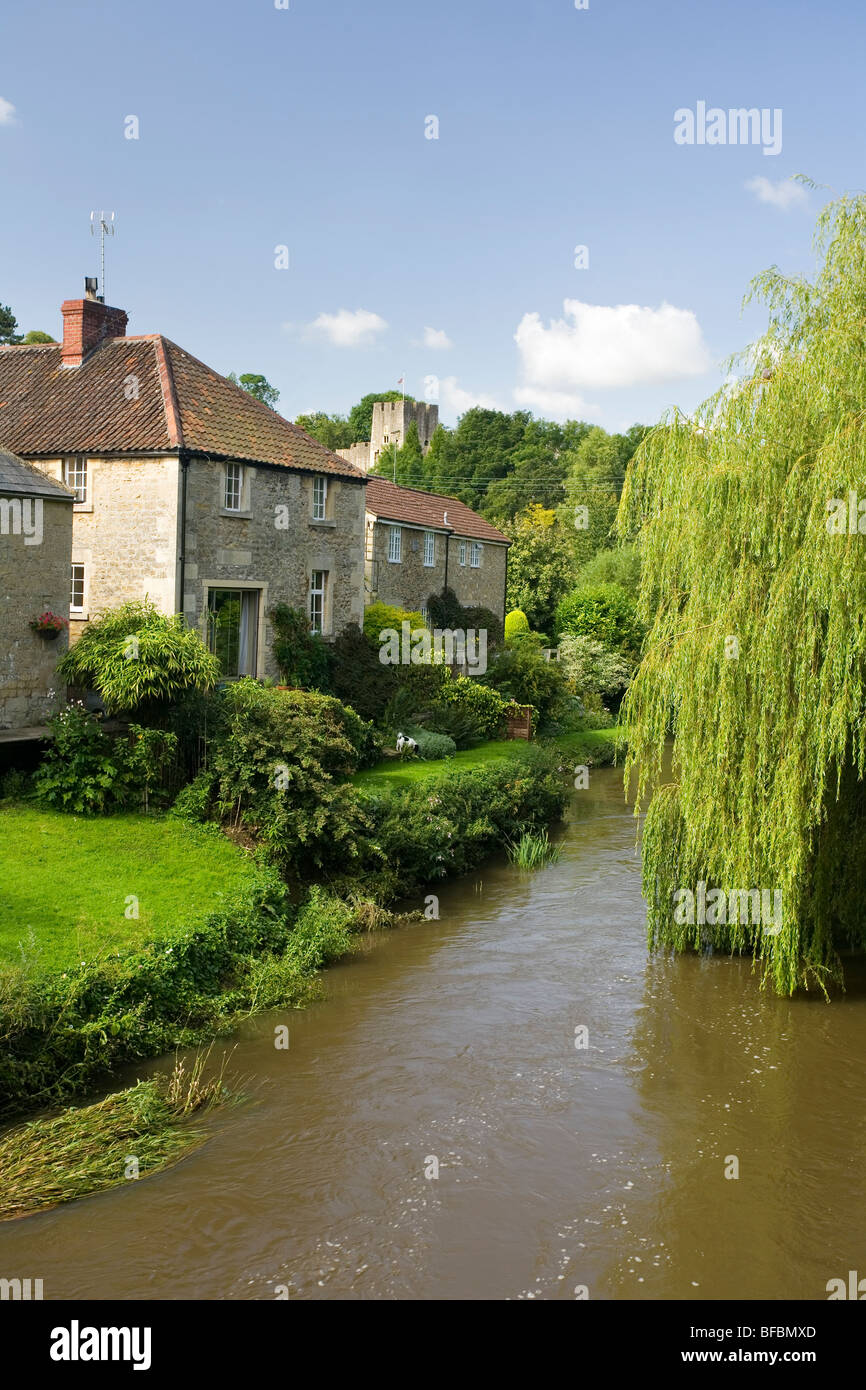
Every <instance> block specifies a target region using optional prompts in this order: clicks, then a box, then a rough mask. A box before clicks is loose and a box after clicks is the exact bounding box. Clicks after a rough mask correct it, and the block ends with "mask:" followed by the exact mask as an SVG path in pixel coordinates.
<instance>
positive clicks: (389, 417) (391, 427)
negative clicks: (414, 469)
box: [337, 401, 439, 472]
mask: <svg viewBox="0 0 866 1390" xmlns="http://www.w3.org/2000/svg"><path fill="white" fill-rule="evenodd" d="M413 421H414V422H415V424H416V425H417V426H418V438H419V439H420V441H421V452H422V453H424V454H426V453H427V450H428V449H429V448H430V445H431V443H432V440H433V435H434V434H435V433H436V430H437V428H438V426H439V407H438V405H429V404H428V403H427V402H426V401H374V402H373V427H372V434H373V437H372V439H371V440H370V441H369V443H361V444H353V445H352V446H351V448H349V449H338V450H337V453H338V454H339V455H340V458H344V459H347V460H348V461H349V463H354V464H355V465H356V466H357V467H359V468H363V469H364V471H365V472H368V471H369V470H370V469H371V468H373V467H375V465H376V464H377V463H378V461H379V457H380V455H381V454H383V453H393V451H394V445H395V444H396V446H397V448H398V449H402V447H403V445H404V444H405V442H406V434H407V431H408V429H409V426H410V425H411V424H412V422H413Z"/></svg>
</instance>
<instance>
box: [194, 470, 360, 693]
mask: <svg viewBox="0 0 866 1390" xmlns="http://www.w3.org/2000/svg"><path fill="white" fill-rule="evenodd" d="M313 477H314V475H313V474H309V475H308V474H300V473H293V472H290V471H289V470H288V469H284V468H266V467H261V466H259V467H256V468H253V467H251V466H247V467H246V468H245V470H244V496H243V498H242V504H241V505H242V510H241V512H240V513H226V512H225V511H224V510H223V506H222V503H223V500H224V467H223V465H221V464H217V463H207V462H204V461H201V460H193V462H192V463H191V464H190V466H189V478H188V483H187V537H186V574H185V582H184V589H185V593H184V605H183V606H184V613H185V614H186V617H187V621H188V622H189V623H190V624H191V625H194V626H196V627H198V629H199V631H200V632H201V634H202V636H203V637H205V636H206V613H207V604H208V590H209V589H210V588H232V587H235V586H237V587H239V588H255V589H259V590H260V591H261V598H260V602H259V633H258V670H257V674H258V675H259V676H260V677H261V676H272V677H277V676H278V675H279V672H278V669H277V667H276V663H275V662H274V660H273V657H272V655H271V650H270V648H271V643H272V641H273V633H272V630H271V624H270V622H269V621H268V619H267V612H268V610H269V609H271V608H272V607H273V606H274V605H275V604H276V603H280V602H282V603H287V604H289V605H290V606H291V607H292V608H300V609H302V610H303V611H304V612H308V611H309V596H310V576H311V574H312V571H313V570H325V571H327V573H328V576H329V579H328V596H327V603H326V611H325V627H324V635H325V636H326V637H327V636H334V635H336V634H337V633H339V632H340V631H341V629H342V628H343V627H345V626H346V624H347V623H360V622H361V621H362V617H363V606H364V484H363V482H352V481H350V480H348V479H344V478H338V477H333V476H331V475H329V476H328V496H327V513H326V518H325V520H324V521H319V522H316V521H313V519H312V512H313Z"/></svg>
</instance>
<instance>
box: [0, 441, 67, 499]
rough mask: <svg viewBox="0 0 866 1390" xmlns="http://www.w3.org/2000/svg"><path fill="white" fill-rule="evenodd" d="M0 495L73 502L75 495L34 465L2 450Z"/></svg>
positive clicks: (0, 453) (0, 451)
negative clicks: (48, 498) (49, 498)
mask: <svg viewBox="0 0 866 1390" xmlns="http://www.w3.org/2000/svg"><path fill="white" fill-rule="evenodd" d="M0 493H2V494H4V495H5V496H12V497H51V498H59V499H62V500H63V501H64V502H73V501H74V500H75V494H74V493H73V492H70V490H69V488H67V487H64V486H63V485H62V483H58V482H56V481H55V479H54V478H49V477H48V474H47V473H43V472H42V471H41V469H39V468H34V467H33V464H32V463H25V462H24V460H23V459H18V458H16V457H15V455H14V454H7V453H6V450H5V449H0Z"/></svg>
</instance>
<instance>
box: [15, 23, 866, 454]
mask: <svg viewBox="0 0 866 1390" xmlns="http://www.w3.org/2000/svg"><path fill="white" fill-rule="evenodd" d="M289 4H290V8H288V9H287V10H282V9H277V8H276V6H275V4H274V0H180V3H178V0H174V3H167V2H166V0H147V3H146V4H142V5H130V4H123V3H119V0H111V2H110V3H88V0H77V2H76V3H75V4H69V3H68V0H45V3H40V4H38V5H34V4H31V5H21V4H19V5H14V6H12V5H9V6H5V7H4V14H3V16H2V18H0V178H2V184H0V187H2V191H3V196H2V209H3V215H2V217H0V303H8V304H11V306H12V308H13V310H14V311H15V313H16V315H17V317H18V320H19V324H20V326H21V327H22V329H28V328H42V329H45V330H47V331H49V332H52V333H54V334H59V332H60V314H59V307H60V303H61V302H62V300H64V299H66V298H71V297H77V296H78V295H79V294H80V293H81V292H82V287H83V277H84V275H85V274H94V273H96V272H97V270H98V248H97V244H96V242H95V241H94V240H93V239H92V238H91V236H90V234H89V217H90V212H91V210H92V209H97V208H100V209H101V208H106V209H112V210H114V211H115V212H116V214H117V236H116V238H115V240H114V241H113V242H112V243H110V244H109V247H108V273H107V281H108V299H109V300H110V302H111V303H114V304H119V305H121V306H122V307H123V308H125V309H126V310H127V311H128V312H129V315H130V327H129V331H130V332H131V333H136V332H137V333H149V332H157V331H158V332H162V333H165V334H166V335H168V336H169V337H171V338H173V339H174V340H175V341H176V342H178V343H180V344H181V345H182V346H184V347H185V348H187V349H188V350H189V351H191V352H193V353H194V354H196V355H197V356H199V357H201V358H203V359H204V360H205V361H207V362H208V363H210V364H211V365H212V366H214V367H216V368H217V370H219V371H223V372H228V371H230V370H236V371H238V372H243V371H256V372H263V373H264V374H265V375H266V376H267V377H268V378H269V379H270V380H271V381H272V382H273V383H274V384H275V385H276V386H277V387H278V388H279V390H280V392H281V399H280V405H279V408H280V410H281V411H282V412H283V413H284V414H286V415H288V416H289V417H290V418H293V417H294V416H295V415H296V414H298V413H299V412H301V411H305V410H310V409H316V408H318V409H324V410H327V411H345V410H347V409H348V408H349V407H350V406H351V405H352V404H353V403H354V401H355V400H357V399H358V398H359V397H360V396H361V395H363V394H364V393H365V392H367V391H373V390H380V389H384V388H387V387H389V386H393V385H396V381H397V378H398V377H400V376H401V374H402V373H403V372H404V371H405V373H406V377H407V389H408V390H409V391H411V392H412V393H413V394H415V395H419V396H421V395H423V394H424V390H425V379H426V378H428V377H431V376H435V377H436V378H438V380H439V392H440V404H441V410H442V416H443V418H444V419H445V420H446V422H448V423H453V421H454V420H455V418H456V415H457V413H458V412H459V411H460V410H462V409H465V408H466V406H468V405H470V404H473V403H475V402H477V401H480V402H482V403H485V404H496V405H498V406H500V407H501V408H503V409H507V410H513V409H515V408H516V407H517V406H518V405H520V406H525V407H526V408H529V409H533V410H534V411H535V413H536V414H540V415H548V416H554V415H555V416H559V417H560V418H561V417H563V416H567V415H577V416H582V417H583V418H590V419H593V420H595V421H598V422H599V423H601V424H603V425H605V426H606V427H608V428H612V429H619V428H624V427H625V426H627V425H628V424H630V423H632V422H633V421H635V420H641V421H653V420H655V419H657V418H658V416H659V415H660V413H661V412H662V411H663V410H664V409H665V408H666V407H667V406H669V405H671V404H678V405H680V406H681V407H683V408H685V409H689V408H691V407H692V406H694V405H695V404H696V403H697V402H698V401H699V400H701V399H702V398H703V397H704V396H705V395H707V394H708V393H709V392H710V391H711V390H712V389H714V388H715V386H716V385H717V384H718V383H719V381H720V380H721V374H720V369H719V364H720V363H721V361H722V359H724V357H726V356H727V355H728V354H729V353H730V352H732V351H734V350H735V349H736V348H738V347H739V346H742V345H744V344H745V343H746V342H747V341H748V340H749V339H750V338H751V337H753V336H754V335H755V333H756V332H757V331H758V329H759V327H760V324H761V318H760V315H759V313H758V312H757V311H752V310H750V311H749V312H748V313H747V314H746V315H745V316H742V317H741V314H740V302H741V299H742V295H743V292H744V290H745V289H746V286H747V284H748V281H749V279H750V278H751V277H752V275H754V274H755V273H756V272H758V271H759V270H761V269H762V268H764V267H765V266H768V265H771V264H773V263H777V264H779V265H780V266H781V267H782V268H784V269H786V270H791V271H807V272H808V271H809V270H810V269H811V267H812V264H813V261H812V253H811V235H812V229H813V225H814V219H815V215H816V213H817V211H818V209H819V208H820V206H821V203H822V202H823V201H824V200H825V198H826V197H827V196H829V194H821V193H814V192H813V193H810V194H809V195H808V197H802V196H801V197H800V198H799V199H796V200H794V201H787V205H780V200H781V201H782V202H785V192H784V191H780V187H779V186H780V185H781V184H782V181H784V180H786V179H788V178H789V176H790V175H792V174H794V173H805V174H808V175H810V176H811V177H812V178H813V179H815V180H816V181H817V182H819V183H823V184H827V185H829V186H830V188H831V189H832V190H833V191H834V192H843V191H850V190H853V189H859V188H860V187H861V186H862V184H863V182H864V179H863V173H862V170H863V163H864V142H866V96H864V83H863V78H862V72H863V65H864V51H866V42H864V41H866V7H864V6H863V4H862V0H821V3H817V0H814V3H813V0H727V3H724V4H721V3H711V0H656V3H652V2H651V0H589V9H588V10H577V9H576V8H575V5H574V0H438V2H437V3H435V4H434V3H429V0H421V3H418V0H415V2H414V3H411V0H403V3H398V0H365V3H361V0H289ZM699 101H705V102H706V103H707V105H708V106H709V107H718V108H721V109H723V110H727V109H730V108H733V107H757V108H759V109H765V108H766V109H769V110H774V109H777V108H778V109H780V110H781V111H782V122H783V124H782V132H783V141H782V150H781V153H780V154H779V155H777V156H769V155H764V154H763V152H762V149H761V147H760V146H756V145H732V144H728V145H716V146H710V145H706V144H705V145H691V146H686V145H677V144H676V143H675V141H674V138H673V133H674V112H675V111H676V110H677V109H679V108H690V109H695V108H696V106H697V103H698V102H699ZM130 115H134V116H136V117H137V118H138V122H139V138H138V139H137V140H130V139H127V138H125V134H124V131H125V120H126V118H127V117H128V116H130ZM431 115H435V116H436V117H437V118H438V121H439V138H438V139H437V140H431V139H427V138H425V121H426V118H427V117H428V116H431ZM755 179H763V180H768V181H769V186H766V185H761V189H760V190H756V188H754V187H752V188H748V187H747V186H746V185H747V184H749V183H750V182H751V181H753V180H755ZM760 191H763V193H764V195H765V198H766V197H769V198H771V199H773V200H774V201H766V200H762V198H761V196H759V194H760ZM577 245H586V246H587V247H588V248H589V268H588V269H580V270H579V269H576V268H575V265H574V249H575V247H576V246H577ZM278 246H287V247H288V250H289V259H290V266H289V269H287V270H282V269H277V268H276V267H275V248H276V247H278ZM566 301H569V302H570V303H571V302H573V304H572V307H571V308H570V309H569V310H568V311H566V310H565V309H564V305H565V303H566ZM624 305H634V306H637V312H636V313H635V312H633V313H631V314H629V313H627V312H625V311H624V310H622V309H619V310H617V306H624ZM663 305H667V306H670V307H669V308H668V309H666V310H663V309H662V306H663ZM580 306H593V307H592V308H585V307H584V308H581V307H580ZM557 324H559V325H560V326H559V327H556V325H557ZM552 325H553V326H552ZM426 330H433V331H434V332H435V334H436V335H440V336H438V337H432V338H430V342H429V345H425V335H426V336H427V337H430V335H429V334H427V333H426ZM516 334H517V335H518V337H519V338H520V342H519V343H518V342H517V341H515V335H516ZM441 335H445V338H446V339H447V341H448V343H450V344H451V346H441V345H439V344H441V343H442V341H443V339H442V337H441Z"/></svg>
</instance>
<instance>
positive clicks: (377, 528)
mask: <svg viewBox="0 0 866 1390" xmlns="http://www.w3.org/2000/svg"><path fill="white" fill-rule="evenodd" d="M367 520H368V523H369V522H370V521H373V526H372V532H369V531H368V535H369V534H372V543H370V542H369V541H368V548H367V555H368V559H367V602H368V603H373V602H376V601H377V600H380V601H381V602H382V603H390V604H393V605H394V606H395V607H399V608H406V609H409V611H410V612H415V611H420V610H421V609H422V608H423V607H425V605H426V603H427V599H428V598H429V596H430V594H431V593H441V592H442V590H443V588H444V587H445V583H446V578H445V576H446V566H445V547H446V543H447V547H448V566H447V575H448V579H447V583H448V587H449V589H453V590H454V593H455V594H456V595H457V598H458V599H459V600H460V602H461V603H462V604H463V605H464V607H466V608H475V607H483V608H489V609H491V611H492V612H493V613H495V614H496V615H497V616H498V617H500V618H504V617H505V564H506V560H505V557H506V554H507V547H506V546H504V545H495V544H493V543H491V542H490V541H485V542H483V543H482V547H481V565H480V566H479V567H478V568H477V569H473V568H472V567H471V565H470V563H469V561H470V547H471V544H472V542H471V540H469V539H468V538H467V539H466V564H465V565H461V564H460V562H459V558H460V542H461V539H464V538H462V537H459V536H445V535H443V534H442V533H441V532H436V533H434V534H435V535H436V546H435V561H436V563H435V564H434V565H432V566H428V565H425V564H424V532H423V531H422V530H416V529H415V528H414V527H411V526H403V527H401V531H402V559H401V560H400V562H399V563H398V564H394V563H392V562H391V561H390V560H389V559H388V541H389V534H390V530H391V525H390V523H389V522H387V521H374V520H373V518H372V517H371V516H368V518H367ZM413 545H414V546H415V547H416V548H415V549H413Z"/></svg>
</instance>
